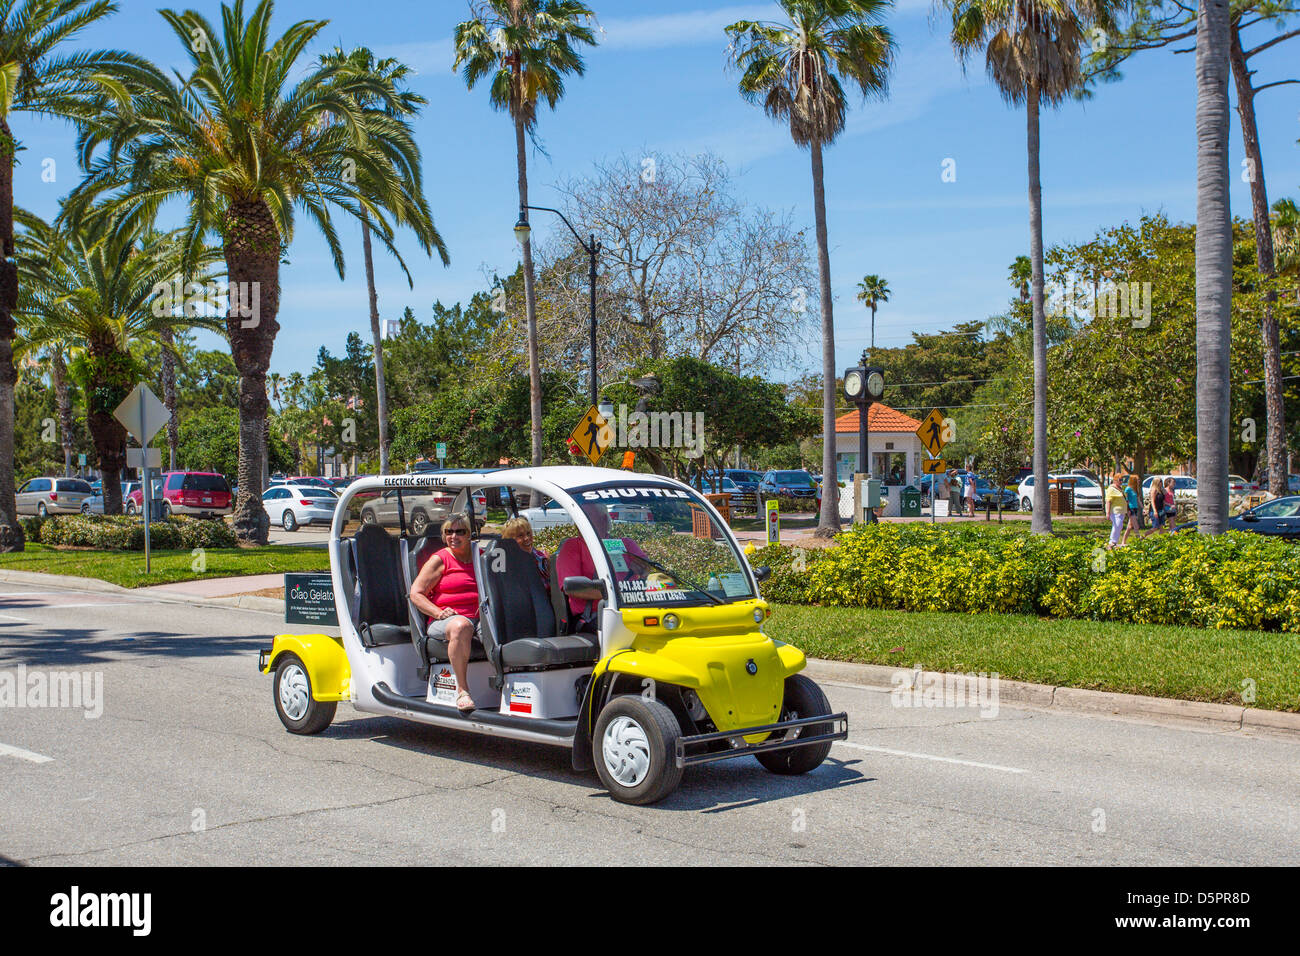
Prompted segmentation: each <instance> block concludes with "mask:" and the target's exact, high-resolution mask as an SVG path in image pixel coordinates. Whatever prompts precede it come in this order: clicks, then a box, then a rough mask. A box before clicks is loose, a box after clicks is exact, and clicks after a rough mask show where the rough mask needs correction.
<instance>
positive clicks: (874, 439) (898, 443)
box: [835, 402, 925, 485]
mask: <svg viewBox="0 0 1300 956" xmlns="http://www.w3.org/2000/svg"><path fill="white" fill-rule="evenodd" d="M859 417H860V416H859V415H858V410H857V409H856V408H855V409H854V410H853V411H851V412H849V413H848V414H846V415H841V416H840V417H839V418H837V419H835V477H836V479H838V480H839V481H848V480H849V479H851V478H852V477H853V475H854V474H855V473H856V472H858V471H861V470H862V469H861V468H859V465H858V419H859ZM920 427H921V423H920V422H918V421H917V420H916V419H915V418H913V417H912V416H910V415H905V414H903V413H902V412H900V411H897V410H895V409H892V408H890V407H889V406H888V405H882V404H881V403H880V402H876V403H875V404H873V405H872V406H871V410H870V412H869V413H868V414H867V428H868V430H869V432H868V435H867V451H868V452H869V453H870V456H871V476H872V477H873V478H879V479H881V480H883V481H884V482H885V483H886V484H891V485H906V484H913V485H919V483H920V479H921V458H922V457H923V456H924V454H925V448H924V446H922V444H921V439H919V438H917V437H916V430H917V429H918V428H920Z"/></svg>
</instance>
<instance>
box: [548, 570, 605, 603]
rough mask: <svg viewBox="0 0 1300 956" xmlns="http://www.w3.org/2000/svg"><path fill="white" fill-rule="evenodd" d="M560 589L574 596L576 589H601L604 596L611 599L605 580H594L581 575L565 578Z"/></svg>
mask: <svg viewBox="0 0 1300 956" xmlns="http://www.w3.org/2000/svg"><path fill="white" fill-rule="evenodd" d="M560 590H561V591H563V592H564V593H565V594H568V595H570V596H573V592H574V591H593V590H594V591H599V592H600V596H601V597H602V598H604V599H605V600H609V589H608V588H606V587H605V582H604V581H599V580H597V581H593V580H592V579H591V578H584V577H581V576H579V575H574V576H573V577H571V578H565V579H564V583H563V584H562V585H560Z"/></svg>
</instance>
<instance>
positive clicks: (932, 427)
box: [916, 408, 948, 458]
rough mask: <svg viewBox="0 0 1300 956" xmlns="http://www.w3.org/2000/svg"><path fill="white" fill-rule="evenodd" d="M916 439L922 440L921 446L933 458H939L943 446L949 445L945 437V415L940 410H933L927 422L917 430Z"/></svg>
mask: <svg viewBox="0 0 1300 956" xmlns="http://www.w3.org/2000/svg"><path fill="white" fill-rule="evenodd" d="M916 437H917V438H919V439H921V444H922V445H924V446H925V450H926V451H928V452H929V453H930V456H931V457H932V458H938V457H939V452H941V451H943V446H944V445H946V444H948V442H947V441H946V440H945V439H944V437H943V413H942V412H941V411H939V409H937V408H935V409H931V410H930V414H929V415H926V416H925V421H923V422H921V427H920V428H918V429H917V430H916Z"/></svg>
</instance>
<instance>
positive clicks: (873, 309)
mask: <svg viewBox="0 0 1300 956" xmlns="http://www.w3.org/2000/svg"><path fill="white" fill-rule="evenodd" d="M875 350H876V306H875V304H874V303H872V306H871V351H873V352H874V351H875Z"/></svg>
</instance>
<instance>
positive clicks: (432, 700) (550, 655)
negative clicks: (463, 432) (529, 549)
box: [258, 466, 848, 804]
mask: <svg viewBox="0 0 1300 956" xmlns="http://www.w3.org/2000/svg"><path fill="white" fill-rule="evenodd" d="M485 489H501V490H502V491H503V492H505V495H504V500H505V502H506V503H507V506H508V508H509V510H510V511H512V512H514V511H516V507H515V503H516V502H520V503H522V502H525V501H527V500H528V498H529V496H531V495H532V493H533V492H537V493H540V495H541V496H542V497H543V498H545V499H549V501H552V502H554V503H555V504H556V505H558V506H559V507H562V508H563V509H564V511H565V513H566V514H567V515H568V517H569V519H570V520H571V521H572V524H573V527H572V528H571V529H569V530H571V532H572V534H571V535H570V536H569V538H568V539H566V540H565V541H564V543H563V544H562V545H561V546H560V548H558V549H557V553H556V554H553V555H551V556H550V560H549V561H548V562H546V563H545V564H544V565H543V564H541V563H539V562H538V561H537V559H536V558H535V556H534V555H532V554H526V553H525V552H524V551H523V550H522V549H521V548H520V547H519V546H518V544H517V542H515V541H513V540H509V539H502V538H500V537H499V536H497V535H494V534H487V533H484V532H482V530H481V529H480V528H479V527H478V525H477V523H476V521H475V519H474V518H473V517H472V514H473V512H472V509H467V508H466V507H465V503H466V502H467V501H469V500H470V495H472V494H474V493H476V492H480V491H482V490H485ZM378 497H395V498H396V499H397V502H398V507H397V509H396V514H397V516H398V521H397V527H396V528H391V527H386V526H385V524H383V523H381V522H379V521H377V520H375V519H374V518H373V516H374V515H375V514H376V513H377V511H378V509H375V508H371V509H365V508H363V507H362V505H363V503H364V501H366V500H373V499H375V498H378ZM404 501H420V502H422V503H425V514H426V518H427V517H428V512H429V510H430V506H429V505H428V504H427V503H429V502H435V503H437V502H441V503H443V505H444V506H445V507H444V509H443V511H442V512H440V513H439V515H438V516H436V517H433V518H432V519H430V520H427V521H425V522H422V523H420V524H419V527H420V529H421V531H422V534H421V535H419V536H417V535H415V534H413V533H411V530H410V528H409V527H408V523H407V519H406V518H405V517H404V504H403V502H404ZM628 505H637V506H638V507H636V508H629V507H627V506H628ZM521 506H522V504H521ZM457 511H459V512H462V513H464V512H469V514H470V515H471V523H472V526H473V535H472V537H473V541H472V544H471V549H472V556H473V562H474V569H475V576H476V579H477V582H478V590H479V601H480V603H479V620H480V627H479V633H480V637H481V644H480V643H479V642H478V641H476V642H475V644H474V653H473V654H472V655H471V660H470V664H469V669H468V675H467V682H468V684H469V687H468V688H467V689H468V690H469V692H470V694H471V695H472V697H473V698H474V701H475V702H476V704H477V705H478V709H476V710H473V711H471V712H469V713H462V712H460V711H459V710H457V708H456V681H455V677H454V675H453V674H452V670H451V667H450V664H449V663H448V657H447V653H446V651H447V648H446V645H445V643H444V642H442V641H440V640H438V639H436V638H431V637H428V636H426V633H425V630H426V625H427V621H426V619H425V618H424V616H423V615H422V614H421V613H420V612H419V610H418V609H417V608H415V606H414V605H413V604H412V603H411V601H410V600H409V596H408V595H409V591H410V587H411V582H412V581H413V580H414V579H415V576H416V574H418V572H419V568H420V566H421V565H422V564H423V562H424V561H426V560H428V558H429V557H430V556H431V555H432V554H433V553H434V552H436V551H437V550H438V549H439V548H440V547H441V546H442V541H441V537H440V527H441V518H442V517H445V515H446V514H449V513H453V512H457ZM366 515H370V516H372V517H371V518H369V519H367V520H361V521H359V522H358V521H357V518H358V516H360V517H361V518H363V519H364V518H365V516H366ZM628 516H631V517H633V518H635V519H636V520H632V521H629V520H626V519H627V517H628ZM611 519H612V520H611ZM353 527H355V531H354V533H352V534H351V535H350V536H348V535H345V529H351V528H353ZM394 532H396V533H394ZM584 552H585V553H584ZM329 554H330V570H331V577H332V579H333V592H334V601H335V609H336V611H337V615H338V622H339V630H340V632H341V637H339V638H336V637H332V636H330V635H326V634H281V635H278V636H277V637H275V639H274V643H273V645H272V647H271V648H269V649H267V650H263V651H261V652H260V653H259V660H258V666H259V668H260V670H261V671H262V672H263V673H266V674H270V675H273V685H274V686H273V694H272V696H273V699H274V702H275V708H276V711H277V713H278V715H279V717H280V720H281V721H282V722H283V723H284V725H285V727H286V728H288V730H290V731H291V732H293V733H300V734H312V733H319V732H320V731H322V730H324V729H325V728H326V727H328V726H329V724H330V722H331V721H332V720H333V717H334V713H335V710H336V707H337V705H338V702H339V701H348V702H350V703H351V704H352V705H353V706H354V707H355V708H356V709H357V710H360V711H364V712H367V713H372V714H385V715H390V716H396V717H405V718H408V719H410V720H414V721H419V722H421V723H425V724H432V725H434V726H437V727H442V728H446V729H448V730H457V731H468V732H471V733H479V734H492V735H497V736H501V737H508V738H511V739H513V740H521V741H528V742H531V743H538V744H548V745H551V746H559V747H564V748H566V749H567V750H569V752H570V754H571V756H572V762H573V766H574V767H575V768H576V769H579V770H589V769H591V768H592V767H593V766H594V768H595V769H596V771H597V773H598V774H599V775H600V779H601V782H602V783H603V784H604V786H605V787H606V788H607V789H608V790H609V792H610V794H611V796H613V797H614V799H616V800H619V801H623V802H626V803H638V804H645V803H653V802H655V801H657V800H660V799H662V798H663V797H665V796H667V795H668V794H669V793H671V792H672V791H673V790H674V789H675V788H676V786H677V784H678V783H679V782H680V780H681V776H682V772H683V770H684V769H685V768H686V767H688V766H690V765H692V764H697V763H705V762H710V761H715V760H724V759H728V758H732V757H740V756H745V755H749V754H752V755H753V756H754V757H755V758H757V760H758V761H759V762H760V763H761V764H762V765H763V766H764V767H766V768H767V769H768V770H770V771H772V772H773V773H778V774H800V773H807V772H808V771H810V770H813V769H815V768H816V767H818V766H820V765H821V763H822V762H823V761H824V760H825V759H826V756H827V754H828V753H829V752H830V747H831V742H832V741H834V740H840V739H843V738H845V737H847V736H848V718H847V716H846V715H845V714H843V713H834V714H833V713H831V709H830V705H829V703H828V702H827V700H826V696H825V695H824V694H823V693H822V691H821V689H820V688H819V687H818V686H817V685H816V684H815V683H813V682H812V681H811V680H809V679H808V678H807V677H805V676H804V675H802V674H800V673H799V671H801V670H802V669H803V668H804V664H805V660H804V655H803V652H802V651H799V650H798V649H796V648H794V647H792V646H790V645H787V644H784V643H782V642H781V641H777V640H773V639H772V638H770V637H768V636H767V635H766V634H764V633H763V626H764V623H765V621H766V620H767V618H768V616H769V615H770V614H771V611H770V609H769V607H768V604H767V602H765V601H764V600H763V599H762V598H761V597H760V595H759V591H758V585H759V583H760V582H761V581H762V580H764V579H765V578H766V577H767V575H768V574H769V573H770V572H769V571H768V569H767V568H766V567H759V568H757V569H754V568H751V567H750V566H749V563H748V561H747V560H746V558H745V555H744V553H743V552H742V551H741V549H740V547H739V545H738V543H737V541H736V538H735V536H734V535H733V534H732V532H731V529H730V528H729V527H728V526H727V523H726V522H725V521H724V520H723V519H722V518H721V516H720V515H719V514H718V512H717V511H716V510H714V508H713V507H712V506H711V505H710V504H709V502H708V501H707V500H706V499H705V498H703V497H702V496H700V495H699V494H698V493H697V492H696V491H695V490H693V489H692V488H690V487H689V486H687V485H684V484H682V483H681V482H678V481H674V480H672V479H670V478H665V477H661V476H657V475H645V474H636V473H633V472H627V471H615V470H610V469H604V468H587V467H571V466H566V467H544V468H519V469H508V470H500V471H482V472H470V473H464V472H446V473H433V474H413V475H401V476H384V477H368V478H361V479H359V480H357V481H355V482H353V483H352V484H351V485H349V486H348V487H347V488H346V490H344V491H343V492H342V495H341V500H340V502H339V505H338V507H337V509H336V510H335V514H334V521H333V524H332V526H331V529H330V541H329ZM561 554H567V556H568V557H569V558H570V560H565V561H559V560H557V558H559V557H560V555H561ZM578 557H581V558H584V559H585V566H587V567H594V568H595V574H594V575H592V576H590V577H587V576H569V577H566V578H565V579H564V580H560V579H559V578H558V577H557V565H558V564H561V563H563V564H565V566H566V567H570V566H574V565H575V561H574V560H573V559H576V558H578ZM581 563H582V562H581V561H579V562H578V564H581ZM548 577H549V580H548ZM573 592H581V593H582V594H585V595H592V594H594V593H599V594H600V595H601V597H600V599H599V600H591V601H589V602H588V601H578V600H577V599H576V598H575V599H574V600H573V601H572V602H571V601H570V600H569V597H568V594H570V593H573ZM579 607H581V609H582V610H581V612H579V611H577V610H576V608H579Z"/></svg>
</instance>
